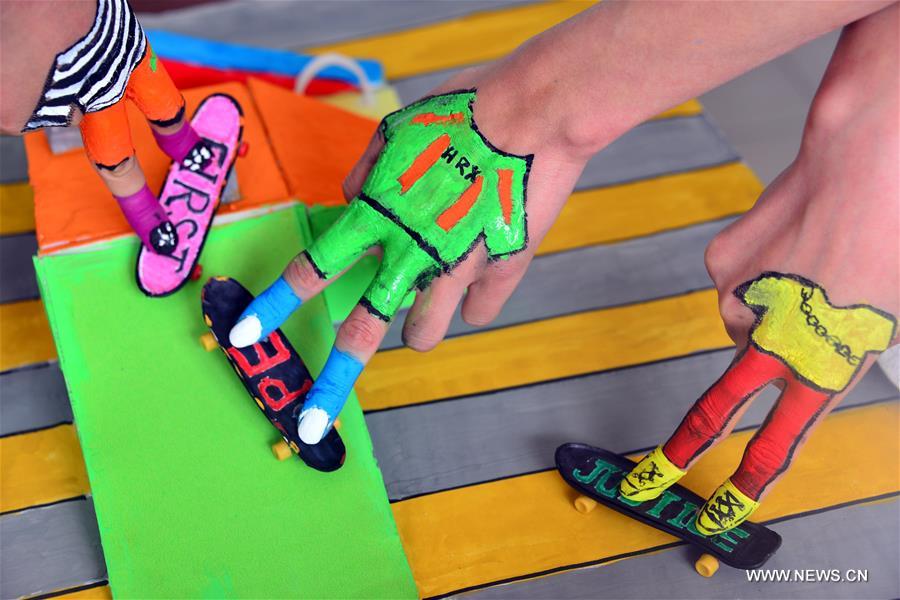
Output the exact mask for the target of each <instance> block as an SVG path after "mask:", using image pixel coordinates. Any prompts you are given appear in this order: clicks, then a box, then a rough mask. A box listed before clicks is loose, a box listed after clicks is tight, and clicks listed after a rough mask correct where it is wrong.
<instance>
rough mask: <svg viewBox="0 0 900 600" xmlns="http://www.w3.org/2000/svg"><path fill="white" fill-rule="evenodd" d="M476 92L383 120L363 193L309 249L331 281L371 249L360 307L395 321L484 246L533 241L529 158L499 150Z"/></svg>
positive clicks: (516, 247)
mask: <svg viewBox="0 0 900 600" xmlns="http://www.w3.org/2000/svg"><path fill="white" fill-rule="evenodd" d="M475 94H476V93H475V91H473V90H469V91H461V92H452V93H449V94H443V95H440V96H433V97H429V98H425V99H423V100H420V101H418V102H416V103H414V104H411V105H409V106H407V107H406V108H403V109H401V110H399V111H396V112H394V113H391V114H389V115H388V116H387V117H385V118H384V120H383V121H382V123H381V132H382V134H383V136H384V140H385V145H384V148H383V149H382V151H381V154H380V155H379V156H378V160H377V161H376V163H375V165H374V166H373V167H372V170H371V171H370V172H369V176H368V178H367V179H366V181H365V183H364V184H363V187H362V192H361V193H360V194H359V196H357V197H356V198H354V199H353V201H352V202H351V203H350V206H349V207H348V208H347V210H346V211H344V214H343V215H341V217H340V219H338V221H336V222H335V224H334V225H332V227H331V228H330V229H329V230H328V231H326V232H325V234H323V235H322V237H320V238H319V239H318V240H316V242H315V243H314V244H313V245H312V247H310V248H309V249H308V251H307V254H308V256H309V258H310V260H311V262H312V263H313V265H315V266H316V268H317V269H318V270H319V272H320V273H321V274H322V275H323V276H325V277H332V276H334V275H336V274H337V273H339V272H340V271H341V270H343V269H344V268H346V267H347V266H349V264H350V263H351V262H352V261H353V260H355V259H356V258H358V257H359V255H360V254H362V253H363V252H365V251H366V250H367V249H368V248H370V247H371V246H374V245H380V246H381V247H382V248H383V249H384V257H383V259H382V263H381V267H380V268H379V271H378V273H377V274H376V276H375V279H374V281H373V282H372V284H371V285H370V286H369V289H368V290H366V293H365V294H364V295H363V298H362V300H361V303H362V304H363V305H365V306H366V307H367V308H368V309H369V310H370V312H372V313H373V314H375V315H377V316H379V317H381V318H383V319H385V320H389V319H390V318H391V317H392V316H393V315H394V313H395V312H396V310H397V309H398V308H399V306H400V304H401V303H402V301H403V298H404V297H405V296H406V294H407V293H408V292H409V291H410V290H412V289H413V288H414V287H415V286H417V285H418V286H420V287H423V286H424V285H426V284H427V283H428V282H430V281H431V279H432V278H433V277H435V276H436V275H437V274H439V273H440V272H441V271H445V272H447V271H450V270H451V269H452V268H453V267H454V266H456V264H457V263H458V262H459V261H461V260H462V259H463V258H465V256H466V255H467V254H468V253H469V251H471V250H472V248H474V247H475V245H476V244H477V243H478V242H479V240H482V241H483V242H484V244H485V247H486V248H487V253H488V256H489V257H490V258H491V259H498V258H502V257H505V256H509V255H510V254H514V253H516V252H518V251H520V250H522V249H524V248H525V247H526V245H527V243H528V229H527V221H526V214H525V200H526V198H525V189H526V186H527V181H528V171H529V169H530V166H531V158H532V157H531V156H517V155H513V154H508V153H506V152H503V151H502V150H499V149H497V148H495V147H494V146H493V145H492V144H491V143H490V142H489V141H488V140H487V139H485V138H484V136H483V135H482V134H481V133H480V132H479V131H478V127H477V125H476V124H475V121H474V120H473V116H472V106H473V103H474V101H475Z"/></svg>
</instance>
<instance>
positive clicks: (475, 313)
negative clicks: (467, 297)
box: [462, 309, 497, 327]
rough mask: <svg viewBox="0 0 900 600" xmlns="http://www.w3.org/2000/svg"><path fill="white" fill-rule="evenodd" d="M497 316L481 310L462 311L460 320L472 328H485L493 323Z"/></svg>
mask: <svg viewBox="0 0 900 600" xmlns="http://www.w3.org/2000/svg"><path fill="white" fill-rule="evenodd" d="M496 318H497V315H496V314H495V313H494V312H488V311H485V310H483V309H477V310H467V311H463V313H462V319H463V321H465V322H466V323H468V324H469V325H471V326H472V327H485V326H486V325H490V324H491V323H493V321H494V319H496Z"/></svg>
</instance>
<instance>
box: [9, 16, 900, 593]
mask: <svg viewBox="0 0 900 600" xmlns="http://www.w3.org/2000/svg"><path fill="white" fill-rule="evenodd" d="M302 6H303V10H298V9H297V5H296V4H291V3H263V5H259V4H256V3H250V2H244V1H241V0H229V1H226V2H222V3H212V4H207V5H203V6H197V7H190V8H185V9H183V10H175V11H169V12H164V13H158V14H154V15H153V16H152V17H148V18H147V26H149V27H153V28H157V29H171V30H173V31H180V32H184V33H189V34H195V35H204V34H205V33H208V35H209V36H210V37H214V38H218V39H224V40H236V41H240V42H242V43H250V44H256V45H260V46H265V45H271V46H275V47H282V48H294V49H300V48H309V47H315V48H319V49H323V50H326V49H327V50H338V51H342V52H346V53H349V54H354V55H359V56H365V57H367V58H375V59H378V60H381V61H383V63H384V64H385V67H386V72H387V74H388V76H389V77H390V78H392V79H393V80H394V81H396V83H397V88H398V90H399V91H400V93H401V97H402V98H403V99H404V100H410V99H411V98H410V97H409V95H410V94H412V95H415V94H416V93H421V92H420V91H419V90H424V89H427V87H428V86H429V85H432V84H433V82H435V81H438V80H439V78H440V77H441V76H442V74H443V73H445V72H450V71H452V70H454V69H458V68H460V67H464V66H469V65H471V64H476V63H481V62H484V61H487V60H490V59H492V58H494V57H496V56H499V55H502V54H503V53H505V52H508V51H509V50H511V49H512V48H514V47H515V45H516V44H518V43H519V41H521V40H522V39H525V38H527V37H528V36H530V35H532V34H533V33H536V32H538V31H540V30H542V29H544V28H546V27H549V26H551V25H553V24H554V23H555V22H557V21H559V20H561V19H564V18H566V17H567V16H569V15H571V14H574V13H575V12H578V11H579V10H582V9H584V8H586V7H587V6H588V4H587V3H584V2H577V1H575V2H535V3H529V2H521V1H510V0H502V1H497V2H492V1H489V0H478V1H473V2H467V3H451V2H439V3H438V4H437V5H433V6H434V8H433V9H431V10H429V11H423V10H422V9H421V7H416V8H410V6H411V5H410V4H409V3H407V2H402V1H399V0H379V1H378V2H376V1H374V0H372V1H364V2H341V3H333V2H331V3H329V2H304V3H303V4H302ZM423 6H424V5H423ZM250 17H255V18H254V19H253V20H252V21H251V20H249V18H250ZM248 23H251V25H248ZM473 38H474V39H476V40H477V43H468V44H465V47H466V48H467V50H466V51H465V52H457V53H447V52H444V51H443V49H444V48H446V47H448V45H452V44H453V43H464V42H466V41H467V40H468V41H470V42H471V40H472V39H473ZM698 110H700V109H699V106H697V105H696V104H691V105H686V106H684V107H682V108H681V109H679V110H678V111H675V112H673V113H670V114H666V115H662V116H661V118H660V119H659V120H658V121H657V122H655V123H656V124H654V125H651V126H647V127H644V128H642V129H640V128H639V129H640V131H636V132H635V133H633V134H631V135H632V136H636V137H633V138H632V139H633V140H636V141H637V142H640V143H635V144H632V145H631V146H629V144H630V142H629V141H628V140H624V141H622V142H620V143H619V145H618V146H617V148H611V149H610V150H609V151H607V152H606V154H603V153H601V155H600V156H598V158H597V159H596V160H595V161H592V165H591V166H590V167H589V168H588V169H587V171H586V174H585V177H584V178H583V180H582V183H581V184H580V186H579V190H578V191H577V192H576V193H575V194H574V195H573V197H572V200H571V201H570V203H569V204H568V206H567V207H566V209H565V211H564V212H563V214H562V216H561V219H560V221H559V222H558V223H557V225H556V226H555V227H554V229H553V231H552V232H551V234H550V235H549V236H548V238H547V240H546V241H545V243H544V245H543V246H542V247H541V256H540V257H538V259H536V262H535V265H534V267H533V269H532V272H531V273H530V274H529V275H528V276H527V278H526V280H525V281H524V282H523V285H522V288H521V289H520V291H519V293H518V295H517V296H514V298H513V300H512V301H511V302H510V305H509V306H508V307H507V309H506V310H505V311H504V314H503V315H502V316H501V318H500V320H499V321H498V323H497V324H495V325H494V326H493V327H492V328H491V329H490V330H488V331H474V330H472V328H469V327H466V326H464V325H463V324H462V323H461V321H459V319H458V318H457V320H456V321H455V322H454V326H453V329H451V333H452V335H453V339H452V340H450V341H448V342H447V343H446V344H444V345H443V346H441V347H439V349H438V350H437V351H435V352H433V353H430V354H426V355H418V354H415V353H412V352H410V351H408V350H404V349H401V348H400V347H399V345H400V342H399V337H398V336H397V332H396V331H395V332H393V333H392V336H391V337H390V338H389V339H388V341H387V342H386V344H385V348H384V350H382V352H381V353H379V355H378V356H377V357H376V358H375V360H374V361H373V363H372V365H371V367H370V369H368V370H367V371H366V373H365V376H364V378H363V379H362V380H361V382H360V385H359V387H358V391H359V393H360V401H361V403H362V404H363V406H365V407H367V408H368V409H369V413H368V414H367V421H368V424H369V428H370V432H371V435H372V438H373V443H374V447H375V452H376V455H377V457H378V459H379V461H380V462H381V464H382V469H383V472H384V475H385V483H386V485H387V488H388V492H389V495H390V497H391V499H392V502H393V504H392V506H393V509H394V514H395V518H396V521H397V525H398V527H399V529H400V532H401V535H402V537H403V539H404V543H405V548H406V551H407V556H408V558H409V560H410V565H411V567H412V569H413V572H414V574H415V575H416V578H417V585H418V586H419V592H420V594H421V595H422V596H423V597H432V596H445V595H457V594H471V595H476V596H483V597H485V598H494V597H496V598H547V597H554V598H576V597H585V596H610V597H622V598H625V597H653V596H678V597H693V598H704V597H724V596H728V597H772V595H773V594H775V595H777V596H778V597H785V598H803V597H854V596H857V595H862V594H864V595H866V596H873V597H897V596H898V595H900V589H898V587H897V585H898V583H897V581H896V577H893V578H891V577H888V576H885V574H887V573H891V572H893V573H895V572H896V564H897V563H898V561H900V557H898V556H897V548H898V546H900V544H898V539H897V537H898V532H897V530H896V529H895V528H890V527H880V528H879V527H875V526H872V524H873V523H877V522H879V521H882V522H884V521H888V522H894V523H895V522H896V520H897V515H898V501H897V492H898V491H900V482H898V475H897V473H898V471H900V469H898V465H897V456H898V451H897V447H896V444H897V440H898V431H897V410H898V401H897V391H896V388H895V387H893V386H892V384H891V383H890V382H888V381H887V380H886V379H885V378H884V376H883V375H882V374H881V373H880V371H877V370H875V371H872V373H871V374H870V375H869V376H868V377H867V378H866V379H865V381H864V382H863V384H862V385H861V386H860V388H859V389H858V390H857V391H856V392H855V393H854V395H852V396H851V397H850V398H848V400H847V401H846V403H845V406H844V408H843V410H840V411H839V412H836V413H835V414H834V415H832V416H831V417H829V418H828V419H827V420H826V423H825V424H823V426H822V428H821V430H820V431H818V432H817V433H816V435H815V436H813V440H812V441H811V442H810V444H809V446H808V448H807V449H806V450H805V452H804V453H803V454H802V455H801V457H800V459H799V460H798V463H797V466H796V468H795V469H794V471H792V473H791V474H790V476H789V477H787V478H786V479H785V481H783V482H782V483H781V484H780V485H779V486H778V488H777V489H776V491H775V492H773V496H772V501H771V502H768V503H767V504H766V505H764V509H763V510H761V515H760V518H762V519H767V520H775V521H777V523H776V525H774V527H775V528H776V529H778V530H779V531H780V532H781V533H782V535H783V536H784V537H785V546H784V547H783V549H782V550H781V552H780V553H779V555H777V556H776V559H775V564H774V566H776V567H781V568H807V567H818V566H823V565H826V564H827V565H829V566H835V567H838V566H840V567H841V568H844V567H847V568H850V567H853V568H865V567H867V566H868V568H869V569H870V570H872V571H873V577H874V580H873V582H872V583H871V584H870V585H869V586H868V587H866V588H865V589H862V587H861V586H857V587H855V588H854V587H852V586H848V585H847V584H844V585H834V586H828V585H824V584H805V585H802V586H800V585H793V586H779V587H778V588H777V590H776V589H774V588H765V587H760V586H759V585H753V584H749V583H748V582H747V581H746V578H745V577H744V576H743V574H742V573H731V572H720V574H718V575H717V576H716V578H715V579H714V580H713V581H712V582H709V581H706V580H701V579H700V578H698V577H696V576H694V575H693V573H692V571H691V569H690V562H691V561H690V558H689V555H688V553H687V552H686V550H685V549H684V548H682V547H675V548H668V545H669V542H670V541H671V540H669V539H668V538H666V537H665V536H660V535H657V534H656V532H654V531H652V530H649V529H646V528H641V527H640V526H635V525H634V524H633V523H630V522H627V521H624V520H622V519H616V517H615V515H613V514H611V513H601V514H593V515H591V516H590V517H582V516H581V515H577V514H573V513H572V512H571V511H570V510H569V506H568V502H569V500H570V498H569V495H568V492H567V490H566V489H565V488H564V487H563V486H561V485H560V481H559V479H558V477H556V476H555V474H554V473H553V472H552V470H550V463H549V461H550V460H551V459H552V456H550V455H549V452H550V449H552V448H553V447H555V445H556V444H558V443H561V442H564V441H573V440H575V439H578V440H581V441H587V442H593V443H597V444H603V445H610V446H613V447H615V448H616V449H617V450H621V451H631V452H639V451H641V450H643V449H646V448H647V447H650V446H652V445H653V444H655V443H656V441H658V438H659V436H662V435H665V433H666V432H668V431H669V430H670V429H671V428H672V427H673V426H674V425H675V424H676V423H677V421H678V419H680V416H681V414H682V413H683V411H684V409H685V407H686V406H687V405H689V404H690V403H691V402H692V400H693V398H694V397H695V396H696V394H697V393H698V391H699V390H702V389H704V388H705V387H706V386H707V385H708V384H709V383H710V382H711V381H712V380H713V379H714V378H715V377H716V376H717V375H718V373H719V372H720V371H721V369H722V368H723V365H725V364H727V362H728V361H729V360H730V352H731V351H730V349H729V346H730V343H729V341H728V339H727V337H726V336H725V335H724V333H723V331H722V329H721V324H720V323H719V322H718V321H717V316H716V310H715V298H714V293H713V292H712V291H711V290H710V289H709V288H710V283H709V281H708V279H707V278H706V276H705V272H704V271H703V265H702V263H701V262H700V261H701V260H702V249H703V247H704V246H705V244H706V243H707V242H708V240H709V239H710V237H711V236H712V235H714V234H715V232H716V231H718V229H720V228H721V227H722V226H724V225H725V224H727V223H728V222H730V221H731V219H733V217H734V216H735V215H737V214H740V213H741V212H743V211H744V210H746V209H747V208H748V207H749V206H750V205H751V204H752V202H753V201H754V200H755V197H756V196H757V195H758V193H759V191H760V190H761V187H762V186H761V184H760V182H759V181H758V180H757V179H756V178H755V177H754V175H753V174H752V173H751V171H750V170H749V169H748V168H747V167H746V166H745V165H743V164H742V163H741V162H740V161H739V159H738V158H737V155H736V153H735V152H734V151H733V150H732V149H731V147H730V145H729V144H728V143H727V142H726V141H725V140H723V139H722V138H721V136H720V135H719V134H718V133H717V130H716V128H715V127H714V126H712V125H711V123H710V122H709V120H708V119H707V118H706V117H705V116H704V115H702V114H699V113H698ZM678 136H680V137H678ZM0 143H2V155H0V182H2V184H0V236H2V237H0V249H3V250H4V253H3V254H4V256H6V257H9V258H8V259H6V258H4V261H6V262H4V263H3V264H2V265H0V266H2V269H0V277H2V279H0V289H4V290H9V291H8V292H5V291H4V293H7V295H5V296H0V300H2V301H3V303H2V305H0V335H2V338H0V386H2V389H3V392H4V393H3V394H2V395H0V452H2V457H3V474H4V476H3V481H2V488H0V493H2V494H0V498H2V501H0V511H2V514H0V533H2V535H0V596H2V597H4V598H5V597H17V596H35V595H43V594H53V595H58V594H62V595H63V596H64V597H72V598H108V597H109V596H110V590H109V588H108V586H107V585H106V581H105V577H106V575H105V566H104V563H103V557H102V550H101V548H100V546H99V538H98V535H97V528H96V522H95V517H94V514H93V505H92V503H91V500H90V488H89V485H88V483H87V479H86V477H85V476H84V466H83V464H82V463H81V458H80V449H79V446H78V440H77V437H76V436H75V435H74V433H75V431H76V429H75V426H74V425H73V424H72V417H71V412H70V411H69V410H68V406H67V397H66V394H65V386H64V384H63V382H62V380H61V376H60V374H59V370H58V367H57V363H56V359H55V350H54V348H53V344H52V339H51V337H50V332H49V329H48V328H47V325H46V320H45V319H44V318H43V307H42V305H41V302H40V299H39V297H38V293H37V289H36V288H35V287H34V284H33V280H34V275H33V268H32V265H31V262H30V257H29V254H30V252H31V248H33V243H34V242H33V230H34V221H33V200H32V198H31V190H30V188H29V186H28V183H27V173H26V171H25V168H26V166H25V165H26V162H25V159H24V154H23V152H22V149H21V141H20V140H18V139H14V138H3V139H2V140H0ZM666 144H669V145H670V146H671V147H673V148H675V149H676V150H678V149H681V150H682V151H680V152H677V151H676V152H671V153H668V154H667V153H666V152H663V150H665V149H666V147H667V146H666ZM637 147H644V148H648V147H649V148H654V149H655V150H656V151H657V154H656V155H654V156H652V157H651V156H650V155H648V154H640V153H639V154H638V155H636V156H635V155H633V154H632V150H631V148H637ZM685 149H687V150H685ZM700 157H708V158H703V159H701V158H700ZM715 157H722V158H721V159H718V162H717V159H716V158H715ZM626 169H635V170H633V171H627V172H626ZM629 173H633V174H629ZM595 223H596V224H597V225H595ZM7 249H8V250H7ZM560 286H563V287H564V288H566V287H571V288H572V289H573V290H574V291H573V293H572V294H571V295H570V296H571V297H567V298H554V295H556V296H558V295H559V294H558V293H557V290H558V289H559V287H560ZM395 329H399V327H395ZM676 331H677V332H678V335H673V332H676ZM511 349H514V350H515V352H511ZM504 361H510V362H509V366H508V367H507V368H501V365H502V364H504ZM448 365H458V369H457V370H455V371H454V372H455V373H457V374H459V373H466V374H467V376H465V377H447V376H446V375H445V374H446V373H447V372H448V371H451V370H453V369H449V368H448ZM523 365H528V367H527V368H525V367H523ZM460 369H461V370H460ZM411 378H415V380H416V382H417V383H416V384H415V385H410V380H411ZM772 400H773V393H772V392H769V393H768V395H767V396H766V397H765V398H763V399H762V400H761V401H760V402H759V403H758V404H759V405H758V406H755V407H754V408H753V410H752V411H750V412H748V413H747V415H745V417H744V420H743V421H742V422H741V425H740V426H739V428H738V430H737V431H736V432H735V433H734V434H733V435H732V438H731V439H729V440H727V441H726V442H725V443H723V446H722V449H721V450H719V451H717V452H716V454H715V455H714V456H711V457H710V459H709V460H706V459H705V460H704V461H703V462H702V464H701V466H700V467H699V468H698V469H697V471H696V472H695V473H692V479H691V480H690V482H689V483H690V484H691V485H694V486H695V487H696V488H697V489H698V490H699V491H701V492H706V491H709V489H711V488H712V487H714V486H715V485H716V484H717V483H718V482H719V481H720V480H721V479H722V478H724V477H725V476H726V475H727V473H728V472H729V469H730V465H732V463H734V461H735V460H737V458H736V457H737V456H739V452H740V448H741V447H742V444H743V443H744V441H745V440H746V438H747V436H748V435H750V432H751V431H752V429H753V428H754V427H756V426H757V425H758V423H759V422H760V421H761V419H762V418H763V416H764V414H765V408H766V407H767V406H768V405H770V404H771V402H772ZM635 410H640V411H642V414H644V415H645V418H644V419H643V420H642V422H641V425H640V427H634V426H629V425H627V423H628V422H630V421H631V420H628V419H625V418H624V417H625V416H626V415H628V414H630V412H631V411H635ZM873 439H874V440H875V441H874V442H873V441H872V440H873ZM839 448H844V449H846V448H852V449H853V450H852V451H849V452H839V451H837V450H836V449H839ZM876 456H878V457H881V458H883V457H885V456H887V457H888V460H889V461H893V462H891V463H890V464H889V465H888V468H884V469H880V470H878V469H871V468H869V467H871V466H872V464H873V463H875V462H876V461H875V460H874V458H873V457H876ZM867 465H868V466H867ZM826 466H828V468H829V469H831V472H832V473H834V472H840V473H841V475H842V477H848V478H851V479H853V481H854V485H852V486H848V487H845V488H841V489H831V488H822V489H819V488H815V487H814V486H815V485H816V483H815V482H816V481H817V480H818V476H819V475H821V472H822V469H824V468H825V467H826ZM810 489H814V490H815V492H816V493H815V494H814V497H812V498H807V497H804V499H802V500H801V499H798V498H800V497H801V496H802V494H801V493H800V492H801V491H808V490H810ZM857 524H858V525H857ZM835 540H840V541H841V543H835ZM663 547H664V548H663ZM523 548H528V549H529V551H526V552H523V551H522V549H523ZM661 548H663V549H661ZM726 571H727V570H726ZM879 571H881V572H879ZM647 572H652V573H655V574H656V575H657V576H656V577H646V573H647ZM499 583H505V584H506V585H497V584H499Z"/></svg>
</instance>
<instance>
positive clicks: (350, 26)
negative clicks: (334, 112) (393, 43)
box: [139, 0, 524, 58]
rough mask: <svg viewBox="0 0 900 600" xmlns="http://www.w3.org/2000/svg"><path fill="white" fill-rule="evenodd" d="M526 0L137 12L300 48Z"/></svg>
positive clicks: (219, 34)
mask: <svg viewBox="0 0 900 600" xmlns="http://www.w3.org/2000/svg"><path fill="white" fill-rule="evenodd" d="M523 3H524V2H523V0H467V1H466V2H409V1H408V0H379V1H373V0H353V1H342V2H334V1H331V2H323V1H317V2H310V1H303V2H297V1H294V2H248V1H238V0H232V1H230V2H216V3H213V4H207V5H200V6H195V7H191V8H184V9H181V10H178V11H170V12H164V13H158V14H141V15H139V17H140V20H141V24H142V25H143V26H144V28H146V29H165V30H168V31H174V32H176V33H183V34H186V35H202V36H203V37H204V38H208V39H213V40H220V41H223V42H231V43H235V44H247V45H251V46H266V47H269V48H284V49H293V50H300V49H303V48H308V47H310V46H318V45H321V44H330V43H333V42H339V41H343V40H348V39H355V38H361V37H366V36H370V35H376V34H380V33H388V32H393V31H398V30H402V29H409V28H412V27H418V26H421V25H426V24H428V23H435V22H438V21H445V20H447V19H452V18H454V17H461V16H464V15H467V14H471V13H474V12H479V11H484V10H496V9H499V8H503V7H507V6H512V5H516V4H523ZM361 58H365V57H361Z"/></svg>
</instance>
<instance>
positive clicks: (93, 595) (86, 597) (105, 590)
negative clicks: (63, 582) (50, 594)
mask: <svg viewBox="0 0 900 600" xmlns="http://www.w3.org/2000/svg"><path fill="white" fill-rule="evenodd" d="M54 598H57V599H58V600H112V591H111V590H110V589H109V586H108V585H102V586H99V587H94V588H89V589H86V590H79V591H77V592H72V593H69V594H62V595H60V596H54Z"/></svg>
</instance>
